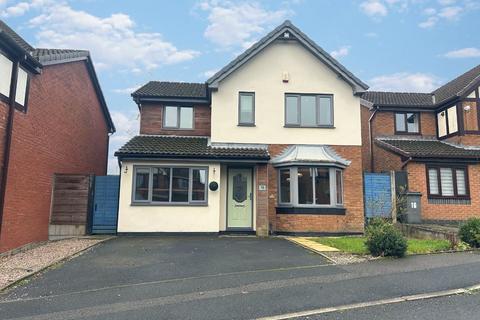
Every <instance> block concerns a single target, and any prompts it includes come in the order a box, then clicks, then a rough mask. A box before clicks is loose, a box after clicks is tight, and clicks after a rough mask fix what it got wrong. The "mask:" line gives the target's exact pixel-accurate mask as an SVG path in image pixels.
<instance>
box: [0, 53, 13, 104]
mask: <svg viewBox="0 0 480 320" xmlns="http://www.w3.org/2000/svg"><path fill="white" fill-rule="evenodd" d="M12 71H13V62H12V61H11V60H10V59H8V58H7V57H5V56H4V55H3V54H0V94H1V95H3V96H5V97H7V98H8V97H9V96H10V86H11V83H12Z"/></svg>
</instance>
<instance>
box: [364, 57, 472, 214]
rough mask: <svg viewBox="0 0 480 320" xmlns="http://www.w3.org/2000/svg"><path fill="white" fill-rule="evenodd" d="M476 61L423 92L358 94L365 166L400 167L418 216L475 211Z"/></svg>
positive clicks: (376, 168) (378, 169)
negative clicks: (416, 196)
mask: <svg viewBox="0 0 480 320" xmlns="http://www.w3.org/2000/svg"><path fill="white" fill-rule="evenodd" d="M479 86H480V65H479V66H476V67H474V68H472V69H471V70H469V71H467V72H465V73H464V74H462V75H460V76H458V77H457V78H455V79H453V80H452V81H450V82H448V83H447V84H445V85H443V86H441V87H440V88H438V89H436V90H434V91H433V92H428V93H401V92H367V93H365V94H364V95H363V96H362V98H363V100H362V145H363V165H364V170H365V171H373V172H383V171H390V170H395V171H400V170H403V171H406V172H407V173H408V187H409V190H410V191H416V192H420V193H421V194H422V197H421V212H422V219H423V221H426V222H442V223H444V222H458V221H462V220H465V219H467V218H468V217H472V216H480V109H479V108H480V95H479Z"/></svg>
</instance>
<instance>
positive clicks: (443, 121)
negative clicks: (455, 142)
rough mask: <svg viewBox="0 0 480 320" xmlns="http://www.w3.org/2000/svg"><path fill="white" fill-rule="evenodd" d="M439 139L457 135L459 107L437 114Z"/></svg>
mask: <svg viewBox="0 0 480 320" xmlns="http://www.w3.org/2000/svg"><path fill="white" fill-rule="evenodd" d="M437 127H438V137H444V136H446V135H449V134H452V133H455V132H457V131H458V120H457V106H452V107H450V108H448V109H445V110H442V111H440V112H438V113H437Z"/></svg>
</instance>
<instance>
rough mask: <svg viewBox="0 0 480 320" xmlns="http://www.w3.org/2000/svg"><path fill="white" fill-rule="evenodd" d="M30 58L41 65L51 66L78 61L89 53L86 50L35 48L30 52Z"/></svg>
mask: <svg viewBox="0 0 480 320" xmlns="http://www.w3.org/2000/svg"><path fill="white" fill-rule="evenodd" d="M32 56H33V57H34V58H35V59H37V60H38V61H39V62H40V63H42V64H52V63H58V62H63V61H73V60H77V59H78V60H80V59H83V58H86V57H89V56H90V52H88V51H87V50H73V49H44V48H37V49H34V50H33V51H32Z"/></svg>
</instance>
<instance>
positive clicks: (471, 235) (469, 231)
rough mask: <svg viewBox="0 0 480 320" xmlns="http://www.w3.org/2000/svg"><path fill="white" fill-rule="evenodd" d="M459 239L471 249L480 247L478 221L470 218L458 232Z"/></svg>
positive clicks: (479, 222)
mask: <svg viewBox="0 0 480 320" xmlns="http://www.w3.org/2000/svg"><path fill="white" fill-rule="evenodd" d="M458 235H459V236H460V239H461V240H462V241H463V242H465V243H468V245H470V246H471V247H473V248H478V247H480V219H479V218H470V219H468V220H467V221H466V222H465V223H464V224H463V225H462V226H461V227H460V230H459V232H458Z"/></svg>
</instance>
